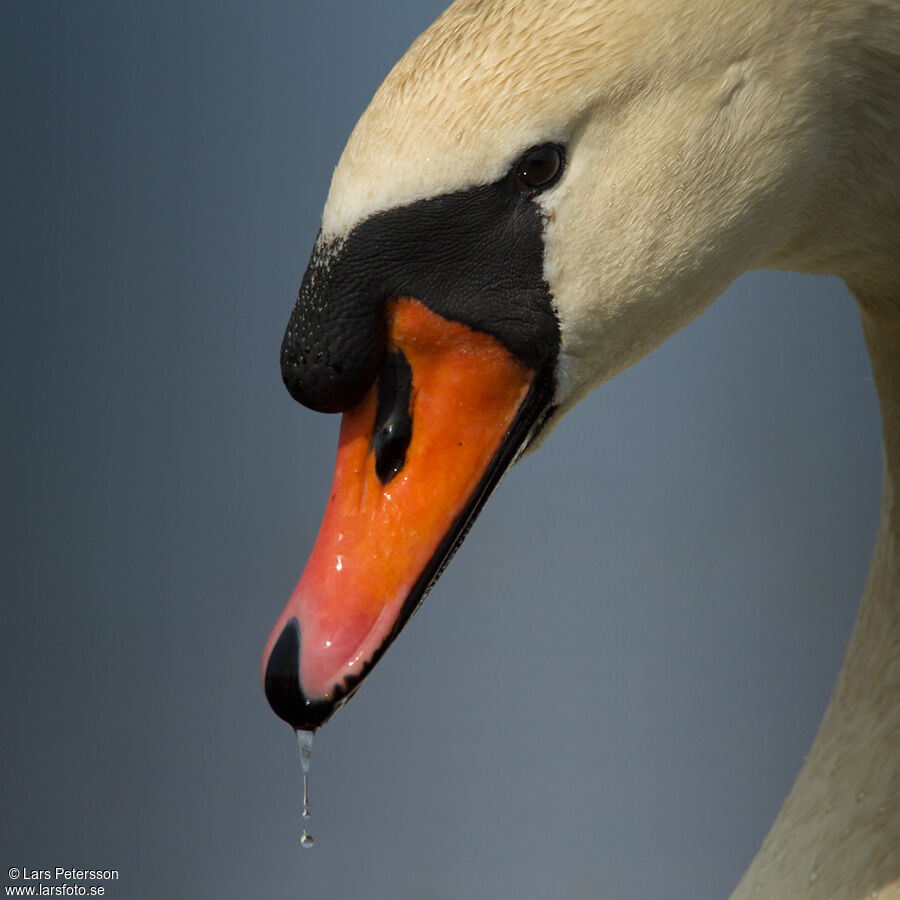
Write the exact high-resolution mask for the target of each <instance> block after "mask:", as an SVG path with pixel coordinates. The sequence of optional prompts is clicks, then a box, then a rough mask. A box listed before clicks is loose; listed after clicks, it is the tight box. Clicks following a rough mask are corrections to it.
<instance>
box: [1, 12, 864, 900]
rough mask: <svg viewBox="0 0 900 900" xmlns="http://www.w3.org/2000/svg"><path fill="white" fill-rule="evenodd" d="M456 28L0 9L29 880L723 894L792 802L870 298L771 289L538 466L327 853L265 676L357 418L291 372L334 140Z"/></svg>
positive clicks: (393, 704) (822, 674)
mask: <svg viewBox="0 0 900 900" xmlns="http://www.w3.org/2000/svg"><path fill="white" fill-rule="evenodd" d="M442 5H443V3H442V0H378V2H372V0H335V2H333V3H323V2H308V0H292V2H258V3H253V4H250V3H243V4H240V3H233V2H225V3H223V2H211V0H206V2H195V3H188V4H186V3H183V2H181V0H179V2H174V0H167V2H159V3H153V4H143V5H138V4H120V3H108V2H93V0H79V2H77V3H72V2H68V0H65V2H63V0H60V2H57V3H51V2H42V0H29V2H14V0H3V2H2V3H0V43H2V47H0V51H2V52H0V67H2V78H0V91H2V123H3V125H2V159H3V167H2V170H3V215H2V229H3V234H2V245H0V246H2V291H3V294H2V317H3V319H2V328H0V341H2V353H0V366H2V403H3V411H2V422H3V441H2V454H3V501H2V524H3V535H2V545H0V546H2V553H3V560H2V566H0V586H2V629H0V666H2V673H0V675H2V697H3V705H2V721H3V726H2V728H0V733H2V737H0V746H2V765H0V772H2V785H0V789H2V797H3V800H2V832H0V854H2V859H0V863H2V870H0V878H2V879H4V880H5V879H6V877H7V876H6V874H5V872H6V870H7V869H8V868H9V867H10V866H13V865H17V866H32V867H36V868H47V867H54V866H57V865H66V866H78V867H114V868H117V869H119V870H120V872H121V879H120V881H119V882H118V883H117V884H115V885H112V886H110V887H109V891H108V894H107V896H110V897H112V898H120V897H121V898H128V900H157V898H175V900H178V898H185V900H206V898H245V897H267V898H292V900H297V898H300V900H318V898H336V900H342V898H347V897H352V896H358V897H366V898H385V900H445V898H447V900H449V898H474V897H486V898H494V897H517V898H522V900H529V898H566V900H569V898H572V900H575V898H579V900H580V898H587V897H600V898H613V897H615V898H626V900H630V898H648V897H649V898H682V897H687V896H690V897H691V898H709V900H715V898H722V897H724V896H726V895H727V894H728V892H729V891H730V889H731V888H732V887H733V886H734V884H735V883H736V882H737V880H738V878H739V876H740V874H741V872H742V871H743V869H744V867H745V865H746V864H747V862H748V861H749V860H750V858H751V857H752V855H753V853H754V852H755V851H756V849H757V847H758V845H759V843H760V841H761V839H762V837H763V835H764V833H765V831H766V829H767V828H768V825H769V823H770V822H771V820H772V819H773V817H774V816H775V814H776V812H777V810H778V808H779V805H780V802H781V800H782V798H783V796H784V795H785V794H786V793H787V791H788V790H789V788H790V786H791V783H792V781H793V778H794V775H795V773H796V771H797V770H798V768H799V766H800V764H801V762H802V759H803V755H804V753H805V752H806V750H807V749H808V747H809V744H810V742H811V741H812V738H813V735H814V733H815V729H816V726H817V724H818V721H819V718H820V716H821V713H822V711H823V709H824V707H825V705H826V703H827V700H828V696H829V693H830V690H831V686H832V684H833V681H834V678H835V675H836V673H837V671H838V669H839V666H840V661H841V656H842V652H843V647H844V644H845V641H846V639H847V637H848V634H849V631H850V628H851V625H852V621H853V617H854V614H855V608H856V605H857V601H858V598H859V595H860V591H861V586H862V583H863V580H864V577H865V573H866V567H867V562H868V554H869V550H870V547H871V543H872V539H873V537H874V531H875V521H876V515H877V505H878V490H879V469H880V450H879V437H878V432H879V424H878V417H877V409H876V400H875V394H874V388H873V384H872V381H871V377H870V372H869V367H868V362H867V359H866V356H865V352H864V348H863V345H862V340H861V336H860V331H859V325H858V321H857V317H856V312H855V308H854V305H853V303H852V301H851V300H850V298H849V297H848V295H847V294H846V291H845V289H844V288H843V285H842V284H841V283H840V282H838V281H836V280H834V279H811V278H804V277H801V276H798V275H790V274H774V273H755V274H751V275H749V276H747V277H745V278H743V279H741V280H740V281H739V282H738V283H737V284H735V285H734V287H733V288H732V289H731V290H730V291H729V292H728V293H727V294H726V295H725V296H724V297H723V298H722V299H721V300H719V301H718V303H717V304H716V305H715V306H714V307H713V308H712V310H711V311H709V312H708V313H707V314H706V315H704V316H703V317H702V318H701V319H700V320H699V321H698V322H697V323H695V324H694V325H692V326H691V327H690V328H689V329H687V330H686V331H685V332H683V333H682V334H680V335H679V336H677V337H676V338H675V339H673V340H672V341H670V342H669V343H668V344H666V345H665V346H664V347H663V348H662V349H661V350H659V351H658V352H656V353H655V354H654V355H653V356H652V357H651V358H649V359H648V360H646V361H645V362H643V363H641V364H640V365H639V366H637V367H635V368H634V369H632V370H630V371H629V372H627V373H625V374H624V375H623V376H621V377H619V378H618V379H616V380H615V381H614V382H612V383H610V384H608V385H606V386H604V387H603V388H601V389H600V390H598V391H597V392H596V393H595V394H594V395H593V396H592V397H590V398H589V399H588V400H587V401H586V402H585V403H584V404H583V405H582V406H581V407H580V408H579V409H577V410H576V411H575V412H574V413H572V414H571V415H570V416H569V417H568V419H566V420H565V421H564V422H563V423H562V424H561V426H560V427H559V428H558V429H557V431H556V432H555V433H554V434H553V435H552V436H551V437H550V439H549V440H548V441H547V443H546V445H545V446H544V447H543V449H541V450H540V452H539V453H537V454H536V455H534V456H532V457H530V458H528V459H526V460H525V461H524V462H523V463H522V464H521V465H519V466H518V467H516V469H514V470H513V471H512V472H511V473H510V475H509V476H508V478H507V479H506V480H505V481H504V483H503V485H502V487H501V488H500V490H499V491H498V492H497V493H496V495H495V496H494V498H493V499H492V501H491V503H490V504H489V505H488V507H487V509H486V510H485V512H484V513H483V515H482V517H481V518H480V520H479V522H478V523H477V525H476V527H475V528H474V530H473V531H472V533H471V536H470V538H469V540H468V541H467V543H466V545H465V546H464V547H463V549H462V551H461V552H460V553H459V555H458V556H457V558H456V560H455V561H454V563H453V565H452V566H451V567H450V569H449V570H448V572H447V573H446V575H445V576H444V578H443V579H442V581H441V582H440V583H439V585H438V586H437V588H436V589H435V590H434V592H433V593H432V595H431V596H430V597H429V599H428V601H427V602H426V603H425V605H424V607H423V608H422V610H421V611H420V613H419V615H418V616H417V617H416V618H415V620H414V621H413V622H412V623H411V624H410V625H409V627H408V628H407V630H406V632H405V633H404V634H403V636H402V638H401V639H400V640H399V641H398V642H397V644H396V645H395V646H394V648H393V649H392V651H391V652H390V653H389V654H388V655H387V657H386V658H385V660H384V661H383V662H382V664H381V665H380V666H379V667H378V670H377V671H376V672H375V673H374V674H373V675H372V677H371V678H370V679H369V681H368V682H367V684H366V686H365V688H364V689H363V690H362V691H361V693H360V694H359V696H358V697H357V698H356V699H355V700H354V701H353V702H352V703H351V704H350V705H349V706H348V707H347V708H346V709H345V710H344V711H342V712H341V714H340V715H339V716H338V717H337V718H336V719H335V720H334V721H333V722H332V723H331V724H329V725H328V726H327V727H326V728H325V729H323V731H322V732H321V733H320V734H319V737H318V739H317V744H316V748H315V753H314V758H313V772H312V782H311V792H312V803H313V809H314V818H313V820H312V826H313V827H312V831H313V832H314V834H315V837H316V847H315V849H314V850H312V851H309V852H306V851H302V850H301V849H300V848H299V846H298V841H297V838H298V832H299V829H300V820H299V814H298V793H299V784H298V768H299V767H298V763H297V758H296V744H295V742H294V740H293V735H292V734H291V732H290V730H289V729H288V728H287V727H286V726H284V725H283V724H282V723H281V722H279V721H278V720H277V719H276V718H275V717H274V716H273V715H272V714H271V713H270V712H269V710H268V707H267V705H266V703H265V700H264V698H263V695H262V691H261V689H260V685H259V672H258V665H259V657H260V653H261V650H262V646H263V643H264V641H265V639H266V637H267V635H268V632H269V629H270V627H271V625H272V624H273V622H274V620H275V617H276V616H277V614H278V612H279V611H280V609H281V607H282V604H283V603H284V602H285V600H286V598H287V596H288V594H289V593H290V591H291V589H292V587H293V585H294V583H295V581H296V579H297V577H298V576H299V574H300V571H301V569H302V567H303V564H304V562H305V559H306V556H307V554H308V552H309V549H310V547H311V545H312V542H313V539H314V537H315V533H316V530H317V527H318V522H319V516H320V513H321V510H322V507H323V502H324V498H325V495H326V491H327V485H328V482H329V480H330V475H331V467H332V461H333V453H334V448H335V444H336V435H337V427H338V421H337V419H336V418H334V417H325V416H318V415H315V414H312V413H309V412H306V411H305V410H302V409H301V408H300V407H298V406H297V405H296V404H295V403H293V402H292V401H291V400H290V398H289V397H288V395H287V393H286V392H285V391H284V389H283V388H282V386H281V383H280V378H279V372H278V349H279V344H280V340H281V334H282V331H283V327H284V325H285V323H286V320H287V316H288V313H289V311H290V308H291V305H292V301H293V298H294V296H295V293H296V288H297V286H298V284H299V280H300V276H301V273H302V271H303V268H304V267H305V263H306V259H307V256H308V252H309V249H310V247H311V245H312V241H313V238H314V236H315V233H316V229H317V227H318V220H319V215H320V211H321V207H322V204H323V202H324V198H325V194H326V190H327V187H328V182H329V177H330V172H331V169H332V167H333V165H334V163H335V162H336V160H337V157H338V155H339V152H340V150H341V147H342V145H343V143H344V141H345V140H346V138H347V135H348V134H349V131H350V129H351V127H352V125H353V123H354V122H355V120H356V118H357V117H358V115H359V114H360V113H361V112H362V110H363V108H364V106H365V104H366V103H367V102H368V99H369V98H370V96H371V94H372V92H373V91H374V89H375V87H376V86H377V84H378V82H379V81H380V80H381V78H382V77H383V76H384V75H385V74H386V72H387V70H388V68H389V67H390V65H391V64H392V63H393V61H394V60H395V59H396V58H397V57H398V56H399V55H400V54H401V53H402V52H403V50H404V49H405V48H406V47H407V46H408V44H409V43H410V41H411V40H412V39H413V37H414V36H415V35H416V34H417V33H418V32H419V31H421V30H422V29H423V28H424V27H425V26H426V25H427V24H428V23H429V22H430V21H431V20H432V19H433V18H434V17H435V16H436V15H437V14H438V12H439V11H440V9H441V8H442ZM4 883H5V881H4Z"/></svg>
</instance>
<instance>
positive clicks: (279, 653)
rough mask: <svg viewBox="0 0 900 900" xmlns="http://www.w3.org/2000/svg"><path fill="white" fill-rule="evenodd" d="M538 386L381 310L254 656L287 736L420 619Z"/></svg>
mask: <svg viewBox="0 0 900 900" xmlns="http://www.w3.org/2000/svg"><path fill="white" fill-rule="evenodd" d="M538 381H540V379H536V373H535V372H534V371H532V370H531V369H528V368H527V367H526V366H524V365H523V364H522V363H521V362H519V361H518V360H517V358H516V357H515V356H513V354H512V353H510V352H509V351H508V350H507V349H506V348H505V347H504V346H503V345H502V344H501V343H500V342H499V341H497V340H496V339H495V338H493V337H491V336H489V335H487V334H484V333H482V332H478V331H474V330H473V329H471V328H469V327H468V326H466V325H463V324H460V323H459V322H454V321H450V320H447V319H445V318H443V317H441V316H440V315H438V314H436V313H434V312H432V311H431V310H429V309H428V308H427V307H426V306H424V305H423V304H422V303H420V302H418V301H417V300H413V299H401V300H395V301H391V302H390V303H389V304H388V307H387V348H386V352H385V357H384V361H383V362H382V365H381V368H380V371H379V375H378V378H377V381H376V383H375V384H374V386H373V387H372V388H371V389H370V391H369V393H368V394H367V395H366V396H365V398H364V399H363V400H362V402H361V403H359V404H358V405H357V406H356V407H355V408H353V409H351V410H349V411H347V412H345V413H344V415H343V418H342V422H341V430H340V439H339V443H338V452H337V463H336V466H335V472H334V481H333V483H332V488H331V493H330V495H329V499H328V505H327V507H326V510H325V516H324V520H323V522H322V525H321V528H320V531H319V535H318V538H317V539H316V543H315V546H314V547H313V551H312V554H311V556H310V558H309V562H308V563H307V566H306V569H305V571H304V572H303V575H302V576H301V578H300V581H299V583H298V584H297V587H296V588H295V590H294V593H293V595H292V596H291V598H290V600H289V601H288V604H287V606H286V607H285V609H284V611H283V612H282V614H281V616H280V618H279V619H278V621H277V623H276V625H275V628H274V630H273V631H272V634H271V636H270V637H269V641H268V643H267V645H266V649H265V652H264V655H263V662H262V674H263V684H264V687H265V691H266V696H267V698H268V700H269V703H270V704H271V706H272V708H273V710H274V711H275V713H276V714H277V715H279V716H280V717H281V718H282V719H284V720H285V721H287V722H288V723H289V724H290V725H291V726H292V727H294V728H297V729H304V730H312V729H314V728H317V727H318V726H319V725H321V724H322V723H323V722H324V721H326V720H327V719H328V718H330V717H331V716H332V715H333V714H334V712H335V711H336V710H337V709H338V708H339V707H340V706H341V705H342V704H343V703H344V702H346V700H347V699H348V698H349V697H350V696H351V694H352V693H353V692H354V691H355V690H356V689H357V687H358V686H359V684H360V682H361V680H362V679H363V678H364V677H365V675H366V674H367V673H368V672H369V670H370V669H371V668H372V666H373V665H374V664H375V663H376V662H377V660H378V659H379V658H380V656H381V655H382V653H384V651H385V650H386V649H387V647H388V645H389V644H390V643H391V641H393V640H394V638H395V637H396V636H397V635H398V634H399V632H400V630H401V629H402V627H403V626H404V624H405V623H406V622H407V621H408V619H409V617H410V616H411V615H412V613H413V612H415V610H416V608H417V607H418V605H419V603H421V601H422V600H423V599H424V597H425V594H426V593H427V591H428V589H429V588H430V586H431V584H432V583H433V582H434V581H435V580H436V578H437V577H438V575H440V573H441V571H442V570H443V567H444V566H445V565H446V563H447V561H448V560H449V558H450V556H451V555H452V553H453V552H454V551H455V549H456V547H457V546H458V545H459V543H460V542H461V540H462V538H463V537H464V535H465V532H466V529H467V526H468V525H469V524H470V523H471V521H472V519H473V518H474V516H475V515H476V514H477V512H478V510H479V509H480V508H481V506H482V505H483V503H484V501H485V500H486V499H487V497H488V495H489V494H490V492H491V490H492V488H493V487H494V486H495V485H496V483H497V481H498V480H499V478H500V476H501V475H502V474H503V472H504V471H505V469H506V468H507V467H508V466H509V465H510V463H511V462H512V461H513V459H514V458H515V456H516V454H517V452H518V451H519V449H520V448H521V447H522V446H523V445H524V444H525V443H526V442H527V439H528V436H529V434H530V433H531V430H532V427H533V426H534V424H535V421H536V419H537V418H538V417H539V415H540V413H541V412H542V411H543V409H544V408H545V407H546V403H545V402H544V401H543V400H542V399H541V398H540V397H538V398H537V399H536V396H537V395H538V394H540V392H539V391H537V390H536V384H537V382H538Z"/></svg>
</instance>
